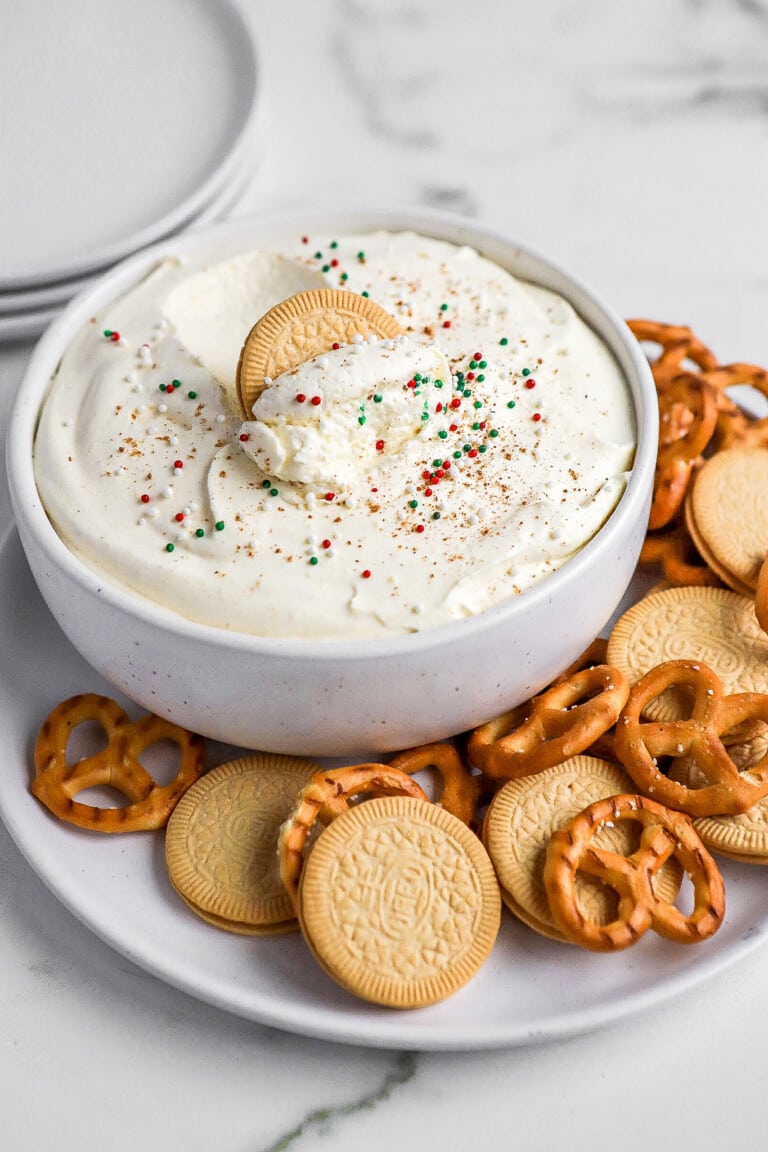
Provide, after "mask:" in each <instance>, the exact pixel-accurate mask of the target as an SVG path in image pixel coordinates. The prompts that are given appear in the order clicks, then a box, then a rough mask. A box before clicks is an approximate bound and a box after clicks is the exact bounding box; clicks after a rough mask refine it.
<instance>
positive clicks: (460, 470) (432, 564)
mask: <svg viewBox="0 0 768 1152" xmlns="http://www.w3.org/2000/svg"><path fill="white" fill-rule="evenodd" d="M325 285H331V286H333V287H339V286H342V287H344V288H346V289H349V290H352V291H355V292H360V293H367V294H368V295H369V297H370V298H371V299H372V300H375V301H376V302H377V303H378V304H380V305H381V306H382V307H383V308H384V309H386V311H388V312H389V313H390V314H391V315H392V316H394V317H395V318H396V319H397V320H398V322H399V323H400V325H401V327H402V328H403V329H404V331H405V333H406V336H405V337H398V338H396V339H395V340H394V341H380V342H377V343H368V342H364V343H363V342H361V343H353V344H351V345H348V346H342V347H339V348H338V349H329V351H328V353H327V354H325V355H322V356H319V357H315V358H314V359H313V360H311V361H310V362H308V363H306V364H304V365H302V366H301V367H300V368H299V369H297V370H295V371H294V372H292V373H287V374H285V375H284V376H283V377H281V378H279V379H277V380H275V381H270V382H268V385H267V387H266V389H265V390H264V392H263V393H262V394H261V395H260V396H259V398H258V399H257V401H256V403H255V404H254V411H253V413H252V416H253V419H251V420H247V421H245V422H243V420H242V414H241V413H240V412H239V410H238V404H237V399H236V389H235V380H234V374H235V369H236V366H237V361H238V356H239V352H240V347H241V345H242V342H243V340H244V338H245V336H246V335H247V333H248V331H249V329H250V328H251V326H252V324H253V322H254V320H255V319H257V318H258V316H259V315H261V314H262V313H263V312H265V311H266V310H267V309H268V308H269V307H271V306H272V305H274V304H275V303H277V302H278V301H279V300H281V299H284V298H285V297H287V296H289V295H291V294H293V293H295V292H297V291H301V290H303V289H308V288H315V287H322V286H325ZM302 397H303V399H302ZM634 444H635V428H634V423H633V414H632V405H631V402H630V399H629V394H628V389H627V385H626V382H625V379H624V376H623V375H622V373H621V372H620V370H619V368H618V366H617V365H616V363H615V361H614V360H613V357H612V356H611V354H610V353H609V351H608V350H607V348H606V347H605V345H604V344H603V343H602V342H601V341H600V340H599V339H598V337H597V336H596V335H595V334H594V333H593V332H592V331H591V329H590V328H588V327H587V325H585V324H584V323H583V321H581V319H580V318H579V317H578V316H577V315H576V313H575V312H574V311H573V309H572V308H571V307H570V305H569V304H567V303H566V302H565V301H564V300H562V299H561V298H560V297H558V296H556V295H555V294H553V293H551V292H549V291H546V290H544V289H542V288H538V287H536V286H533V285H529V284H525V283H522V282H521V281H519V280H516V279H515V278H514V277H512V276H511V275H510V274H509V273H508V272H506V271H504V270H503V269H501V268H500V267H499V266H497V265H496V264H494V263H492V262H490V261H488V260H486V259H484V258H482V257H480V256H479V255H478V254H477V253H476V252H475V251H474V250H472V249H469V248H459V247H456V246H455V245H452V244H449V243H447V242H445V241H439V240H434V239H427V238H424V237H421V236H417V235H415V234H413V233H408V232H401V233H385V232H379V233H372V234H368V235H352V236H337V237H327V238H323V239H322V240H318V239H317V238H316V237H313V238H312V240H311V242H310V243H302V241H301V239H297V243H296V247H295V249H293V250H284V251H281V252H274V253H270V252H265V251H260V252H255V253H252V254H249V255H245V256H242V257H238V258H236V259H233V260H229V261H228V262H226V263H224V264H219V265H212V266H209V267H207V268H204V269H202V270H194V269H190V268H187V267H185V265H184V264H183V263H181V262H179V261H176V260H167V261H164V262H163V263H161V264H160V265H159V266H158V267H157V268H156V269H155V270H154V271H153V272H152V274H151V275H149V276H148V277H147V278H146V279H145V280H143V281H142V283H140V284H139V285H138V286H137V287H136V288H135V289H133V290H132V291H131V292H129V293H128V294H127V295H126V296H124V297H123V298H122V299H120V300H118V301H117V302H116V303H114V304H113V305H112V306H111V307H110V308H109V309H108V310H107V311H106V312H105V313H104V314H103V315H101V316H99V317H98V319H95V320H94V322H93V323H92V324H91V325H89V326H88V327H87V328H86V329H85V330H83V331H81V332H80V334H79V335H78V336H77V337H76V338H75V339H74V340H73V341H72V343H71V344H70V346H69V348H68V350H67V351H66V353H65V355H64V357H63V359H62V361H61V364H60V365H59V368H58V371H57V373H56V375H55V377H54V380H53V382H52V385H51V388H50V391H49V395H48V397H47V399H46V402H45V405H44V407H43V410H42V414H41V418H40V423H39V427H38V431H37V436H36V440H35V474H36V479H37V484H38V487H39V490H40V494H41V496H42V499H43V502H44V504H45V507H46V510H47V512H48V515H49V517H50V518H51V520H52V522H53V524H54V525H55V527H56V530H57V532H58V533H59V535H60V536H61V537H62V539H63V540H64V541H65V543H66V544H67V545H68V547H69V548H70V549H72V551H73V552H75V553H76V554H77V555H78V556H79V557H80V558H81V559H82V560H83V561H84V562H85V563H86V564H87V565H89V566H90V567H91V568H92V569H94V570H96V571H101V572H104V573H106V574H107V575H108V576H109V578H110V579H111V580H112V581H113V582H116V583H118V584H120V585H122V586H124V587H126V588H127V589H130V590H131V591H133V592H137V593H139V594H140V595H142V596H144V597H147V598H148V599H149V600H152V601H154V602H156V603H159V604H161V605H163V606H164V607H166V608H169V609H171V610H172V611H174V612H177V613H180V614H181V615H183V616H185V617H187V618H189V619H191V620H193V621H197V622H199V623H203V624H210V625H214V626H217V627H220V628H224V629H231V630H235V631H239V632H246V633H251V634H254V635H258V636H272V637H297V638H307V639H313V638H317V639H320V638H337V639H361V638H368V637H377V636H387V635H400V634H403V633H407V632H410V631H417V630H421V629H424V628H429V627H433V626H435V625H439V624H441V623H445V622H447V621H450V620H452V619H457V618H461V617H464V616H471V615H475V614H477V613H479V612H482V611H483V610H484V609H486V608H488V607H491V606H492V605H495V604H498V603H500V602H502V601H504V600H506V599H508V598H510V597H512V596H515V595H517V594H519V593H520V592H523V591H524V590H525V589H526V588H528V587H530V586H531V585H532V584H534V583H535V582H537V581H539V580H540V579H542V578H543V577H545V576H547V575H548V574H549V573H551V572H553V571H555V570H556V569H557V568H559V567H560V566H561V565H562V564H563V563H565V561H566V560H567V559H568V558H569V557H570V556H572V555H573V554H574V553H575V552H577V551H578V550H579V549H580V548H581V547H582V546H583V545H584V544H585V543H586V542H587V541H588V540H590V539H591V538H592V536H594V534H595V533H596V532H597V530H598V529H599V528H600V526H601V525H602V524H603V523H604V521H605V520H606V518H607V517H608V516H609V515H610V513H611V511H612V510H613V508H614V507H615V505H616V503H617V501H618V499H619V497H620V496H621V493H622V492H623V489H624V485H625V482H626V476H627V473H628V470H629V469H630V468H631V465H632V459H633V453H634Z"/></svg>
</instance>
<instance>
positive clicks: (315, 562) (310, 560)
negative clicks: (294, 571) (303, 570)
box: [309, 556, 317, 567]
mask: <svg viewBox="0 0 768 1152" xmlns="http://www.w3.org/2000/svg"><path fill="white" fill-rule="evenodd" d="M309 562H310V564H311V565H312V567H314V566H315V564H317V556H310V558H309Z"/></svg>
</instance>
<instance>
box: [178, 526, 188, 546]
mask: <svg viewBox="0 0 768 1152" xmlns="http://www.w3.org/2000/svg"><path fill="white" fill-rule="evenodd" d="M186 538H187V534H186V532H185V531H184V529H183V528H181V529H180V530H179V531H178V532H177V533H176V539H177V540H178V541H179V543H181V541H182V540H186Z"/></svg>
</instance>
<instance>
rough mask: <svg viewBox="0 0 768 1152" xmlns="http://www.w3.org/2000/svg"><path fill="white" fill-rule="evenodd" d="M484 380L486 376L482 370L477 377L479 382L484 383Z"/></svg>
mask: <svg viewBox="0 0 768 1152" xmlns="http://www.w3.org/2000/svg"><path fill="white" fill-rule="evenodd" d="M483 380H485V376H483V374H482V372H481V373H480V375H479V376H478V378H477V382H478V384H482V382H483Z"/></svg>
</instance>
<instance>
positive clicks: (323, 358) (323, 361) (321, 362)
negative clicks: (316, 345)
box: [317, 356, 330, 368]
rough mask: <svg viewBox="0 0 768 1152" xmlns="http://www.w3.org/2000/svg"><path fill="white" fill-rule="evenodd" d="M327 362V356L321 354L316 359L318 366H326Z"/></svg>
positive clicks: (328, 362)
mask: <svg viewBox="0 0 768 1152" xmlns="http://www.w3.org/2000/svg"><path fill="white" fill-rule="evenodd" d="M329 364H330V361H329V359H328V357H327V356H321V357H320V358H319V359H318V361H317V366H318V368H327V367H328V366H329Z"/></svg>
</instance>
